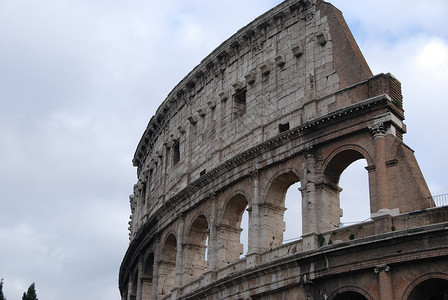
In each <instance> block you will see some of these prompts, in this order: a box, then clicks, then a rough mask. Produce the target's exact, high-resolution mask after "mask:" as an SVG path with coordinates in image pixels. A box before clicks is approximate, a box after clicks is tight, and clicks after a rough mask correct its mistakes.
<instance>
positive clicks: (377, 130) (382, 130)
mask: <svg viewBox="0 0 448 300" xmlns="http://www.w3.org/2000/svg"><path fill="white" fill-rule="evenodd" d="M369 130H370V134H371V135H372V136H373V138H376V137H384V135H385V134H386V127H385V126H384V123H383V122H381V123H377V124H373V125H371V126H369Z"/></svg>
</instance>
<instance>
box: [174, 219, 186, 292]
mask: <svg viewBox="0 0 448 300" xmlns="http://www.w3.org/2000/svg"><path fill="white" fill-rule="evenodd" d="M178 219H179V224H178V225H177V240H176V242H177V244H176V248H177V249H176V279H175V282H174V287H176V288H180V287H182V273H183V269H184V268H183V267H184V264H183V260H182V258H183V247H182V244H183V238H182V237H183V236H184V222H185V220H184V216H183V215H180V216H179V218H178Z"/></svg>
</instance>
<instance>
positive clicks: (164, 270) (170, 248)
mask: <svg viewBox="0 0 448 300" xmlns="http://www.w3.org/2000/svg"><path fill="white" fill-rule="evenodd" d="M161 249H162V255H161V260H160V262H159V279H158V286H159V288H158V294H159V295H168V294H170V293H171V289H172V288H173V287H174V281H175V275H176V255H177V239H176V235H175V234H174V233H172V232H169V233H168V234H167V236H166V238H165V240H164V243H163V246H162V248H161Z"/></svg>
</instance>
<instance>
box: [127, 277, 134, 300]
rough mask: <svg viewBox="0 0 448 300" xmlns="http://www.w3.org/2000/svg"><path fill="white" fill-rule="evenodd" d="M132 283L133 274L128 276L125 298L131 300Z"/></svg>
mask: <svg viewBox="0 0 448 300" xmlns="http://www.w3.org/2000/svg"><path fill="white" fill-rule="evenodd" d="M133 285H134V275H132V274H131V275H130V276H129V282H128V297H127V299H126V300H131V298H132V286H133Z"/></svg>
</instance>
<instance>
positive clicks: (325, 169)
mask: <svg viewBox="0 0 448 300" xmlns="http://www.w3.org/2000/svg"><path fill="white" fill-rule="evenodd" d="M360 159H365V160H366V161H367V165H368V166H371V165H372V163H373V160H372V157H371V155H370V154H369V152H368V151H367V150H366V149H364V148H363V147H361V146H359V145H355V144H350V145H344V146H341V147H338V148H336V149H335V150H333V151H332V152H331V153H330V154H329V155H328V157H327V158H326V159H325V160H324V162H323V164H322V177H321V179H320V180H319V182H318V184H317V186H316V190H317V195H318V199H319V203H320V211H319V213H318V215H319V217H320V222H321V225H320V231H321V232H322V231H327V230H332V229H335V228H337V227H339V225H340V218H341V216H342V209H341V203H340V193H341V191H342V189H341V187H340V186H339V180H340V178H341V175H342V173H343V172H344V170H345V169H347V167H348V166H350V165H351V164H352V163H354V162H355V161H357V160H360ZM366 175H367V176H368V177H369V178H368V179H369V199H371V195H372V191H371V184H370V182H372V175H371V174H370V173H369V174H366ZM369 209H370V210H369V211H370V212H372V201H371V200H369Z"/></svg>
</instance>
